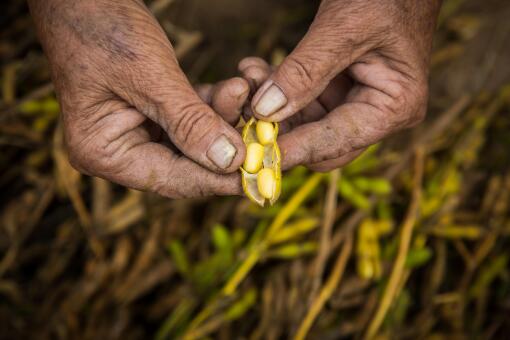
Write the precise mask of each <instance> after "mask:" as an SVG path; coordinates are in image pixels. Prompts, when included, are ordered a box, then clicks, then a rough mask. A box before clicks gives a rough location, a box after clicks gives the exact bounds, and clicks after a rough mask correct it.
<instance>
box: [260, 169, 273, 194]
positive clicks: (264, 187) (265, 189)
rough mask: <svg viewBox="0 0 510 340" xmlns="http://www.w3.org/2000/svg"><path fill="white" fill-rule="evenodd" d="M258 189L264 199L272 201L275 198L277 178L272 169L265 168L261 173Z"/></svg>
mask: <svg viewBox="0 0 510 340" xmlns="http://www.w3.org/2000/svg"><path fill="white" fill-rule="evenodd" d="M257 188H258V189H259V192H260V194H261V195H262V196H263V197H264V198H266V199H271V198H272V197H273V195H274V192H275V188H276V176H275V173H274V171H273V170H272V169H269V168H264V169H262V170H260V171H259V173H258V175H257Z"/></svg>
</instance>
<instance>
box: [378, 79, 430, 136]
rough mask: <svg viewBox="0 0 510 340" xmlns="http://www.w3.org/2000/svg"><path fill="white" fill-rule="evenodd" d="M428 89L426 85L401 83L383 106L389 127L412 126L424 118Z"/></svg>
mask: <svg viewBox="0 0 510 340" xmlns="http://www.w3.org/2000/svg"><path fill="white" fill-rule="evenodd" d="M427 99H428V89H427V86H426V85H422V84H414V85H409V84H406V85H401V86H399V87H398V90H397V91H396V92H395V94H394V95H393V96H392V98H391V100H390V101H389V103H388V104H387V105H386V107H385V111H386V113H387V115H388V124H389V128H392V129H396V128H406V127H412V126H414V125H416V124H418V123H420V122H421V121H423V119H424V118H425V114H426V109H427Z"/></svg>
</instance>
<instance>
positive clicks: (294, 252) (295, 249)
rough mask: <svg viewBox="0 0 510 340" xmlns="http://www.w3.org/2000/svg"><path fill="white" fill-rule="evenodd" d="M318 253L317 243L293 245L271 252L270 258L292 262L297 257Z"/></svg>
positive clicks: (269, 253)
mask: <svg viewBox="0 0 510 340" xmlns="http://www.w3.org/2000/svg"><path fill="white" fill-rule="evenodd" d="M316 251H317V243H316V242H305V243H292V244H288V245H285V246H281V247H279V248H276V249H273V250H270V251H269V252H268V256H269V257H273V258H280V259H285V260H290V259H294V258H296V257H300V256H304V255H309V254H311V253H314V252H316Z"/></svg>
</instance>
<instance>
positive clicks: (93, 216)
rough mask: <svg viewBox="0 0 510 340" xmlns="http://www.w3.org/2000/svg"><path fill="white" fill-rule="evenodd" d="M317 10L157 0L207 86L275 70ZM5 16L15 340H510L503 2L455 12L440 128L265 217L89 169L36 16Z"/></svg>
mask: <svg viewBox="0 0 510 340" xmlns="http://www.w3.org/2000/svg"><path fill="white" fill-rule="evenodd" d="M318 4H319V1H306V0H278V1H275V0H272V1H270V0H261V1H249V0H215V1H207V0H174V1H172V0H155V1H152V2H151V1H149V2H148V5H149V6H150V8H151V10H152V11H153V12H154V14H155V15H156V16H157V18H158V19H159V20H160V22H161V24H162V26H163V27H164V29H165V31H166V32H167V33H168V36H169V38H170V39H171V41H172V43H173V44H174V46H175V48H176V52H177V55H178V57H179V60H180V62H181V65H182V67H183V68H184V70H185V71H186V73H187V75H188V76H189V78H190V79H191V81H192V82H193V83H198V82H215V81H218V80H221V79H225V78H227V77H230V76H234V75H236V65H237V63H238V61H239V60H240V59H242V58H243V57H245V56H249V55H257V56H260V57H263V58H265V59H266V60H268V61H270V62H271V63H273V64H278V63H279V62H280V61H281V60H282V58H284V57H285V55H286V54H287V53H289V52H290V51H291V50H292V48H293V47H294V46H295V44H296V43H297V42H298V41H299V39H300V38H301V37H302V36H303V34H304V33H305V32H306V29H307V27H308V25H309V24H310V22H311V20H312V19H313V16H314V13H315V11H316V9H317V6H318ZM0 12H1V13H2V14H1V15H0V68H1V69H0V72H1V73H0V83H1V95H0V147H1V152H0V174H1V176H0V192H1V194H0V338H2V339H28V338H42V339H46V338H48V339H49V338H52V339H55V338H57V339H81V338H83V339H116V338H122V339H141V338H142V339H147V338H156V339H177V338H183V339H287V338H294V339H305V338H306V339H344V338H354V339H357V338H378V339H408V338H413V339H416V338H419V339H465V338H469V339H478V338H479V339H504V338H507V337H508V334H509V332H510V271H509V269H510V265H509V260H510V259H509V257H510V214H509V211H508V209H509V204H510V201H509V200H510V197H509V195H510V162H509V155H510V151H509V148H510V134H509V133H508V130H509V129H510V115H509V111H510V63H509V61H510V21H509V20H508V18H510V3H509V2H508V1H504V0H488V1H483V2H482V1H476V0H445V1H444V4H443V8H442V11H441V15H440V18H439V23H438V32H437V36H436V41H435V47H434V53H433V57H432V71H431V96H430V103H429V114H428V117H427V119H426V121H425V122H424V123H423V124H422V125H421V126H419V127H418V128H415V129H413V130H411V131H406V132H402V133H400V134H398V135H396V136H394V137H392V138H390V139H389V140H387V141H385V142H384V143H382V144H381V145H376V146H374V147H372V148H370V149H369V150H368V151H367V152H366V153H365V154H364V155H363V156H362V157H360V158H359V159H358V160H356V161H355V162H354V163H352V164H350V165H349V166H347V167H345V168H344V169H341V170H336V171H333V172H331V173H329V174H313V173H311V172H309V171H308V170H306V169H304V168H296V169H294V170H292V171H290V172H289V173H286V174H284V182H283V195H282V197H281V199H280V200H279V202H278V203H277V204H276V205H275V206H273V207H270V208H259V207H256V206H254V205H253V204H251V203H250V202H249V201H248V200H246V199H244V198H239V197H222V198H218V197H212V198H207V199H195V200H169V199H163V198H160V197H157V196H155V195H151V194H146V193H141V192H137V191H131V190H127V189H125V188H122V187H119V186H117V185H114V184H111V183H108V182H106V181H103V180H101V179H98V178H90V177H86V176H82V175H80V174H79V173H77V172H76V171H75V170H73V169H72V168H71V167H70V165H69V164H68V161H67V156H66V154H65V150H64V146H63V144H62V131H61V128H60V126H59V119H58V117H59V107H58V104H57V102H56V100H55V97H54V93H53V89H52V85H51V83H50V79H49V74H48V67H47V64H46V61H45V58H44V56H43V54H42V52H41V49H40V47H39V45H38V43H37V40H36V37H35V33H34V30H33V27H32V24H31V20H30V17H29V15H28V12H27V7H26V4H25V2H24V1H22V0H10V1H4V2H2V3H1V4H0Z"/></svg>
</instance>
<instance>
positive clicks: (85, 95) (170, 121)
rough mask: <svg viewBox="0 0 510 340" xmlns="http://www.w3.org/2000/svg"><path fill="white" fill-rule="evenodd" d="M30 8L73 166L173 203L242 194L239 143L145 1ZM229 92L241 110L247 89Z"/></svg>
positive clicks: (80, 0)
mask: <svg viewBox="0 0 510 340" xmlns="http://www.w3.org/2000/svg"><path fill="white" fill-rule="evenodd" d="M29 6H30V10H31V12H32V15H33V18H34V20H35V23H36V26H37V29H38V33H39V36H40V39H41V42H42V45H43V47H44V50H45V53H46V55H47V57H48V60H49V63H50V66H51V71H52V76H53V81H54V84H55V88H56V92H57V95H58V98H59V101H60V104H61V109H62V119H63V125H64V131H65V137H66V138H65V139H66V145H67V148H68V151H69V156H70V161H71V164H72V165H73V166H74V167H76V168H77V169H78V170H80V171H82V172H84V173H87V174H90V175H95V176H99V177H102V178H105V179H108V180H111V181H113V182H116V183H119V184H122V185H125V186H128V187H131V188H136V189H142V190H149V191H153V192H157V193H159V194H161V195H164V196H167V197H172V198H182V197H196V196H205V195H232V194H240V193H241V188H240V179H239V175H238V173H233V174H230V173H232V172H234V171H236V170H237V169H238V168H239V166H240V165H241V163H242V162H243V160H244V157H245V152H246V151H245V146H244V143H243V141H242V139H241V136H240V135H239V133H238V132H237V131H236V130H235V129H234V128H233V127H232V126H230V125H229V124H228V123H227V122H226V121H225V120H223V119H222V118H221V117H220V116H219V115H217V114H216V112H214V111H213V110H212V109H211V108H210V107H209V106H208V105H207V104H206V103H204V102H203V101H202V100H201V99H200V97H199V96H198V94H197V93H196V92H195V91H194V90H193V88H192V87H191V86H190V84H189V82H188V80H187V79H186V77H185V75H184V74H183V72H182V71H181V69H180V68H179V65H178V62H177V60H176V58H175V55H174V52H173V49H172V46H171V44H170V42H169V41H168V39H167V37H166V35H165V33H164V32H163V30H162V29H161V27H160V26H159V24H158V23H157V21H156V20H155V18H154V17H153V16H152V15H151V14H150V12H149V11H148V10H147V8H146V7H145V5H144V3H143V1H141V0H135V1H99V0H76V1H67V0H45V1H41V0H29ZM229 84H231V85H229V86H232V88H233V90H231V93H230V94H234V95H235V96H234V97H235V98H234V100H233V101H232V103H231V105H233V106H235V105H236V102H239V103H244V101H245V100H246V97H247V95H248V92H249V88H248V85H247V83H246V82H245V81H243V80H241V79H239V78H237V79H235V80H234V81H233V82H231V83H229ZM161 132H163V133H161ZM162 139H163V140H164V139H167V141H168V143H162V142H161V140H162ZM181 152H182V154H184V155H182V154H181Z"/></svg>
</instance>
